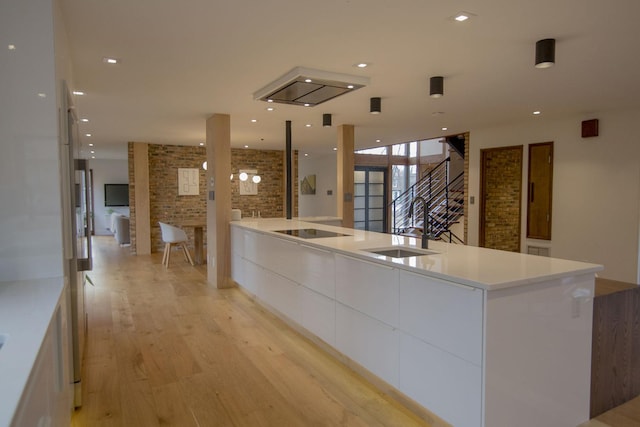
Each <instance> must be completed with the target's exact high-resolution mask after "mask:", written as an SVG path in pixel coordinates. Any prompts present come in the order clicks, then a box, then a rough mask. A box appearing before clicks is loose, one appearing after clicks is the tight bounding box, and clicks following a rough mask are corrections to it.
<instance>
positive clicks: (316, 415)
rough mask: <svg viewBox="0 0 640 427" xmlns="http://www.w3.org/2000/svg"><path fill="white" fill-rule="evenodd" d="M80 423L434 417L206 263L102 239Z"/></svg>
mask: <svg viewBox="0 0 640 427" xmlns="http://www.w3.org/2000/svg"><path fill="white" fill-rule="evenodd" d="M94 248H95V259H94V269H93V271H92V272H90V273H89V276H90V277H91V279H92V281H93V282H94V283H95V287H92V286H90V285H87V292H86V304H87V311H88V337H87V348H86V352H85V361H84V367H83V371H84V372H83V374H84V376H83V406H82V408H80V409H78V410H76V411H75V413H74V415H73V419H72V426H77V427H80V426H91V427H99V426H144V427H146V426H161V425H162V426H181V427H182V426H187V427H188V426H194V427H205V426H403V427H404V426H430V425H432V424H430V423H428V422H427V421H426V420H425V419H424V418H425V417H424V416H422V417H421V416H420V415H419V414H416V413H414V412H411V411H410V410H408V409H407V408H406V407H404V406H402V405H401V404H400V403H399V402H398V401H396V400H394V399H393V398H391V397H390V396H389V395H386V394H384V393H382V392H381V391H380V390H379V389H376V388H375V387H373V386H372V385H371V384H370V383H369V382H367V381H366V380H365V379H364V378H362V377H361V376H359V375H357V374H356V373H354V372H353V371H351V370H349V369H348V368H346V367H345V366H344V365H342V364H341V363H339V362H337V361H336V360H335V359H334V358H332V357H331V356H329V355H327V354H326V353H325V352H323V351H322V350H320V349H319V348H318V347H317V346H315V345H314V344H313V343H311V342H310V341H309V340H307V339H305V338H303V337H302V336H301V335H299V334H298V333H296V332H295V331H294V330H292V329H291V328H289V327H288V326H287V325H285V324H284V323H283V322H281V321H280V320H278V319H277V318H275V317H274V316H273V315H271V314H270V313H268V312H266V311H265V310H264V309H262V308H261V307H260V306H258V305H256V304H255V303H254V302H253V301H252V300H251V299H250V298H249V297H248V296H247V295H246V294H244V293H243V292H241V291H240V290H238V289H225V290H217V289H214V288H211V287H209V286H208V285H207V284H206V271H205V268H206V267H205V266H196V267H192V266H191V265H189V264H188V263H187V262H183V257H182V256H179V257H178V256H176V257H175V258H174V260H173V262H172V263H171V266H170V267H169V269H165V268H164V267H163V266H162V264H161V259H162V254H152V255H151V256H131V255H129V248H126V247H125V248H122V247H120V246H118V245H117V243H116V242H115V240H114V239H113V238H112V237H94Z"/></svg>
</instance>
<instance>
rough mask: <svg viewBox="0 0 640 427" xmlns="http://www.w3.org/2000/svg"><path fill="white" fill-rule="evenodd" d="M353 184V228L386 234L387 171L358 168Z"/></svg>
mask: <svg viewBox="0 0 640 427" xmlns="http://www.w3.org/2000/svg"><path fill="white" fill-rule="evenodd" d="M353 183H354V196H353V206H354V208H353V209H354V215H353V228H356V229H358V230H369V231H378V232H381V233H384V232H385V230H386V229H387V227H386V226H387V221H386V219H387V215H386V206H387V169H386V168H377V167H366V166H358V167H356V170H355V172H354V180H353Z"/></svg>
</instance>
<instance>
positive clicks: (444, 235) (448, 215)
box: [389, 158, 464, 243]
mask: <svg viewBox="0 0 640 427" xmlns="http://www.w3.org/2000/svg"><path fill="white" fill-rule="evenodd" d="M449 161H450V158H447V159H445V160H443V161H442V162H440V163H439V164H438V165H436V166H435V167H434V168H433V169H432V170H431V171H429V173H428V174H427V175H425V176H424V177H422V179H421V180H420V181H418V182H417V183H415V184H414V185H412V186H411V187H409V188H408V189H407V190H406V191H405V192H404V193H402V194H401V195H400V196H398V197H397V198H396V199H395V200H393V201H392V202H391V203H390V204H389V208H390V211H391V233H393V234H403V233H407V232H408V231H409V230H410V229H411V228H413V227H424V224H417V225H414V222H413V218H421V217H422V210H423V207H422V205H417V212H415V215H412V219H410V218H409V206H410V204H411V201H412V200H413V199H414V198H415V197H418V196H420V197H423V198H424V199H425V200H426V201H427V206H429V212H428V215H427V216H426V218H428V220H427V221H428V222H429V225H430V229H431V234H432V236H433V238H440V239H442V240H446V241H450V242H456V243H463V240H462V239H460V238H459V237H458V236H456V235H455V234H454V233H452V232H451V231H450V230H449V228H450V226H451V225H452V224H454V223H455V222H457V220H458V219H459V218H460V217H461V216H462V215H463V208H464V206H463V204H464V200H463V196H464V177H463V175H464V174H463V173H461V174H459V175H458V176H456V177H455V178H454V179H453V180H451V181H449V180H448V176H449Z"/></svg>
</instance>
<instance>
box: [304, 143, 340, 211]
mask: <svg viewBox="0 0 640 427" xmlns="http://www.w3.org/2000/svg"><path fill="white" fill-rule="evenodd" d="M313 174H315V175H316V194H313V195H311V194H298V216H300V217H308V216H334V217H335V216H336V215H337V212H338V204H337V199H336V189H337V184H336V183H337V163H336V155H335V154H329V155H325V156H320V155H310V156H309V157H304V156H300V158H299V160H298V179H299V180H300V181H302V180H303V179H304V177H305V176H307V175H313ZM328 190H331V192H332V194H331V195H327V191H328Z"/></svg>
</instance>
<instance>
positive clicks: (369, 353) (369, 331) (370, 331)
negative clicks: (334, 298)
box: [336, 303, 399, 387]
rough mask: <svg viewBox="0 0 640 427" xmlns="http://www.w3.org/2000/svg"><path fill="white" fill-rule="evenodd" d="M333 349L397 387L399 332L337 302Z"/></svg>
mask: <svg viewBox="0 0 640 427" xmlns="http://www.w3.org/2000/svg"><path fill="white" fill-rule="evenodd" d="M336 348H337V349H338V351H340V352H341V353H343V354H345V355H346V356H347V357H349V358H351V359H353V360H355V361H357V362H358V363H359V364H360V365H362V366H363V367H364V368H366V369H367V370H369V371H370V372H371V373H373V374H374V375H376V376H378V377H380V378H381V379H383V380H384V381H386V382H388V383H389V384H391V385H393V386H394V387H397V386H398V369H399V368H398V349H399V337H398V331H397V330H395V329H394V328H392V327H390V326H389V325H386V324H384V323H382V322H379V321H377V320H375V319H372V318H370V317H369V316H366V315H364V314H362V313H360V312H358V311H356V310H353V309H352V308H350V307H347V306H345V305H342V304H340V303H336Z"/></svg>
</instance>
